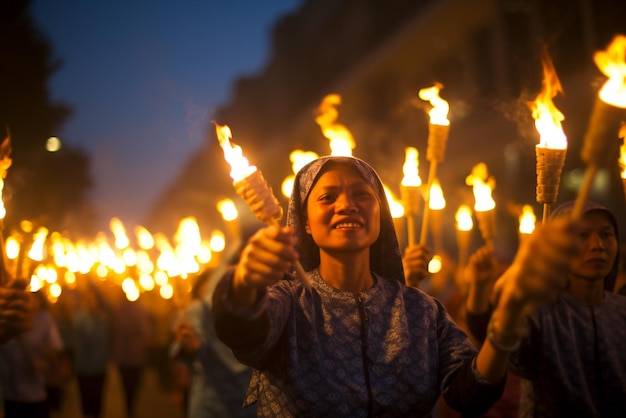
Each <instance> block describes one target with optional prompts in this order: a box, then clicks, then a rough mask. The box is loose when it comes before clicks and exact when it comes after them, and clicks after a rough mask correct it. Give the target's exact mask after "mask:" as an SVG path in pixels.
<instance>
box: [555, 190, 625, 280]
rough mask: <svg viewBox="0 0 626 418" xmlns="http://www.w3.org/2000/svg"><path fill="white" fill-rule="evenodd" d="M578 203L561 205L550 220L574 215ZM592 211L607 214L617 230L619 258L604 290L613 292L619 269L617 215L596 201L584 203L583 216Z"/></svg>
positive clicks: (607, 277) (606, 278) (607, 278)
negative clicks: (573, 211)
mask: <svg viewBox="0 0 626 418" xmlns="http://www.w3.org/2000/svg"><path fill="white" fill-rule="evenodd" d="M575 203H576V201H574V200H569V201H567V202H564V203H562V204H560V205H559V206H557V207H556V208H555V209H554V210H553V211H552V213H551V214H550V218H556V217H559V216H565V215H569V214H570V213H572V210H573V209H574V204H575ZM592 211H599V212H602V213H605V214H606V215H607V217H608V218H609V221H610V222H611V224H613V229H614V230H615V231H614V232H615V237H616V239H617V256H616V257H615V262H614V263H613V267H612V268H611V271H610V272H609V274H608V275H607V276H606V277H605V278H604V289H605V290H608V291H609V292H613V288H614V287H615V280H616V279H617V271H618V268H619V254H620V251H619V238H618V237H619V229H618V228H617V218H616V217H615V215H614V214H613V212H611V210H610V209H609V208H607V207H606V206H602V205H601V204H599V203H596V202H594V201H591V200H587V201H585V202H584V205H583V209H582V215H581V216H583V215H585V214H587V213H589V212H592Z"/></svg>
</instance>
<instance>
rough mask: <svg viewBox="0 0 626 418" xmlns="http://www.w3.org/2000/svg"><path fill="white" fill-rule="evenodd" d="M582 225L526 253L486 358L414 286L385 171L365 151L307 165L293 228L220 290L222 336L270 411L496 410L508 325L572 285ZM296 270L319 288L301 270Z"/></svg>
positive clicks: (559, 230)
mask: <svg viewBox="0 0 626 418" xmlns="http://www.w3.org/2000/svg"><path fill="white" fill-rule="evenodd" d="M572 231H573V223H572V222H571V221H569V220H566V219H562V220H559V221H555V222H552V223H549V224H546V225H544V226H543V228H538V231H537V232H536V234H535V235H534V236H533V239H532V240H529V241H528V242H527V244H526V245H525V246H524V247H523V248H520V250H519V251H518V253H517V256H516V259H515V261H514V262H513V263H512V265H511V267H510V268H509V269H508V270H507V272H506V273H505V274H504V275H503V279H502V287H501V292H500V294H499V298H498V303H497V305H496V307H495V310H494V313H493V318H494V322H493V327H492V329H491V335H490V338H488V339H487V341H486V342H485V344H483V346H482V348H481V349H480V351H478V352H477V350H476V349H475V347H474V346H473V344H472V343H471V342H470V340H469V338H468V337H467V335H466V334H465V333H464V332H463V331H462V330H461V329H460V328H459V327H458V326H457V325H456V324H455V323H454V321H453V320H452V319H451V318H450V316H449V315H448V314H447V312H446V310H445V308H444V307H443V305H442V304H441V303H440V302H438V301H437V300H436V299H434V298H433V297H431V296H429V295H427V294H426V293H424V292H423V291H421V290H420V289H417V288H414V287H410V286H406V285H405V284H404V281H405V276H404V272H403V265H402V259H401V255H400V250H399V247H398V242H397V238H396V235H395V230H394V227H393V220H392V218H391V215H390V212H389V206H388V203H387V200H386V197H385V193H384V189H383V186H382V183H381V181H380V179H379V178H378V175H377V173H376V172H375V171H374V169H373V168H372V167H371V166H370V165H368V164H367V163H365V162H364V161H362V160H360V159H358V158H355V157H334V156H327V157H321V158H319V159H317V160H315V161H313V162H311V163H309V164H307V165H306V166H305V167H304V168H302V169H301V170H300V171H299V172H298V174H297V175H296V178H295V182H294V189H293V193H292V195H291V198H290V202H289V208H288V213H287V226H285V227H282V226H279V225H271V226H268V227H265V228H262V229H260V230H259V231H258V232H257V233H256V234H254V235H253V236H252V238H251V239H250V240H248V244H247V245H246V247H245V248H244V250H243V252H242V255H241V258H240V261H239V262H238V263H237V265H236V266H235V267H234V268H232V269H230V270H229V272H228V273H227V274H225V275H223V277H222V279H221V280H220V282H219V284H218V286H217V288H216V290H215V292H214V295H213V310H212V313H213V319H214V322H215V327H216V330H217V334H218V336H219V337H220V338H221V339H222V340H223V341H224V342H225V343H226V344H227V345H228V346H229V347H230V348H231V349H232V350H233V352H234V354H235V356H236V357H237V358H238V359H239V360H240V361H241V362H242V363H244V364H247V365H249V366H251V367H253V369H254V371H253V376H252V380H251V382H250V385H249V388H248V393H247V396H246V400H245V403H244V405H246V406H249V405H252V404H255V403H256V410H257V415H258V416H264V417H265V416H281V417H284V416H329V415H330V416H341V415H346V416H354V417H358V416H426V415H429V414H430V413H431V412H432V410H433V408H434V406H435V404H436V402H437V400H438V399H439V397H440V395H442V396H443V397H444V399H445V400H446V402H447V404H448V405H450V406H451V407H452V408H454V409H455V410H458V411H462V412H463V413H466V414H478V413H481V412H484V411H486V410H487V409H489V407H490V406H491V405H492V404H493V403H494V402H495V401H496V400H497V399H498V398H499V397H500V395H501V393H502V389H503V386H504V382H505V379H506V368H507V362H508V358H509V355H510V350H509V348H510V346H511V345H514V344H515V343H516V341H517V340H514V341H513V340H511V339H510V336H509V334H508V331H507V330H508V329H510V328H511V327H516V326H517V324H518V323H519V322H520V321H522V320H523V319H524V317H523V315H524V314H525V313H526V311H527V309H525V308H526V307H527V306H534V305H535V304H540V303H541V302H544V301H546V300H550V298H551V297H552V296H553V294H554V293H555V289H559V288H560V287H561V286H563V280H562V279H561V278H560V277H561V275H560V274H559V273H561V272H562V271H563V269H564V268H565V267H566V265H567V262H568V260H569V257H570V256H571V254H572V253H573V252H575V251H576V247H575V245H574V244H573V239H572ZM548 254H549V256H548ZM294 262H300V263H301V265H302V266H303V268H304V270H305V271H307V277H308V280H309V281H310V282H311V283H312V288H311V290H310V291H309V290H308V289H307V288H306V286H304V285H303V283H302V282H301V281H300V280H297V279H296V278H294V277H293V276H292V275H290V274H289V271H290V268H291V266H292V265H293V263H294Z"/></svg>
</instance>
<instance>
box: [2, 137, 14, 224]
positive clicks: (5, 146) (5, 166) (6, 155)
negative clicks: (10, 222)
mask: <svg viewBox="0 0 626 418" xmlns="http://www.w3.org/2000/svg"><path fill="white" fill-rule="evenodd" d="M10 154H11V135H10V134H7V136H6V138H4V140H3V142H2V146H0V219H4V217H5V216H6V214H7V211H6V209H5V207H4V200H3V199H2V191H3V189H4V179H5V178H6V176H7V171H8V170H9V167H11V163H12V160H11V157H10Z"/></svg>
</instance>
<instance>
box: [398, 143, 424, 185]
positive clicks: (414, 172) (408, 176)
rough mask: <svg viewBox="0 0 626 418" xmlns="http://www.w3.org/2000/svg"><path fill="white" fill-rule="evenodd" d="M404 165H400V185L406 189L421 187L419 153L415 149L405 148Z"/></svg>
mask: <svg viewBox="0 0 626 418" xmlns="http://www.w3.org/2000/svg"><path fill="white" fill-rule="evenodd" d="M404 151H405V157H404V164H403V165H402V172H403V173H404V177H402V182H401V184H402V185H403V186H407V187H419V186H421V185H422V179H421V178H420V176H419V168H418V167H419V161H418V156H419V152H418V151H417V148H414V147H406V148H405V150H404Z"/></svg>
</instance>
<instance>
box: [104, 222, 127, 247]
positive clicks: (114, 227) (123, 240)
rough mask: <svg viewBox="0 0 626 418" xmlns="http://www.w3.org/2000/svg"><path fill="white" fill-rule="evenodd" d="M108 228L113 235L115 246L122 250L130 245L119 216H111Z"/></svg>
mask: <svg viewBox="0 0 626 418" xmlns="http://www.w3.org/2000/svg"><path fill="white" fill-rule="evenodd" d="M109 228H110V229H111V232H112V233H113V236H114V237H115V248H117V249H120V250H123V249H124V248H126V247H128V246H129V245H130V240H129V239H128V236H127V235H126V228H124V224H123V223H122V221H121V220H120V219H119V218H116V217H113V218H111V220H110V221H109Z"/></svg>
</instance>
